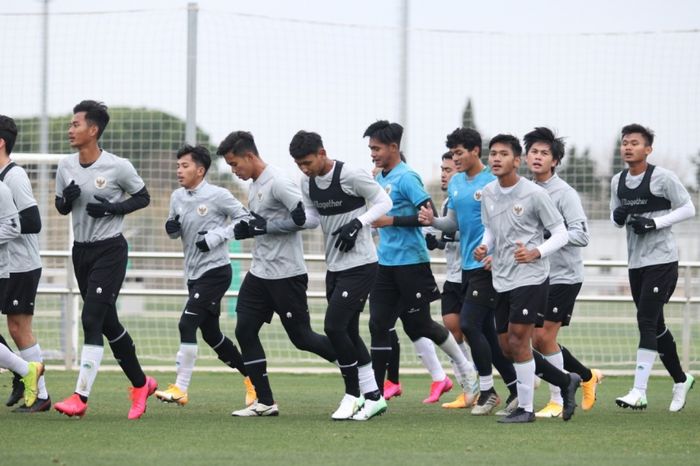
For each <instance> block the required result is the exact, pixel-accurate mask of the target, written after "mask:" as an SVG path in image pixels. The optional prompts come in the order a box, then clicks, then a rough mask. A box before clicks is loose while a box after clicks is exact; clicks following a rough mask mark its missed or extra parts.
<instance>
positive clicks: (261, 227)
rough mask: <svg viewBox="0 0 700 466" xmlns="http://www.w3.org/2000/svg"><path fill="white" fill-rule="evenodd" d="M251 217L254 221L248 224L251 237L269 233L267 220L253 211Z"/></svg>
mask: <svg viewBox="0 0 700 466" xmlns="http://www.w3.org/2000/svg"><path fill="white" fill-rule="evenodd" d="M250 215H252V216H253V219H252V220H250V221H249V222H248V227H249V228H250V236H259V235H264V234H266V233H267V220H265V219H264V218H263V217H261V216H260V215H258V214H256V213H255V212H253V211H252V210H251V211H250Z"/></svg>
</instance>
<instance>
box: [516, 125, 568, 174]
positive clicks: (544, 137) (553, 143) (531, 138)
mask: <svg viewBox="0 0 700 466" xmlns="http://www.w3.org/2000/svg"><path fill="white" fill-rule="evenodd" d="M536 142H543V143H545V144H549V150H550V151H551V152H552V158H553V159H554V160H556V161H557V165H559V164H560V163H561V159H563V158H564V139H563V138H558V137H556V135H555V134H554V132H553V131H552V130H551V129H549V128H545V127H543V126H539V127H537V128H535V130H534V131H530V132H529V133H527V134H526V135H525V136H523V143H525V153H528V152H530V147H532V145H533V144H535V143H536Z"/></svg>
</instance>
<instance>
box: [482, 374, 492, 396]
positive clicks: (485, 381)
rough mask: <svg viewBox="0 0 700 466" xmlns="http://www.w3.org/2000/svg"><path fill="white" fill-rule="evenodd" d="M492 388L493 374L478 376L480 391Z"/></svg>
mask: <svg viewBox="0 0 700 466" xmlns="http://www.w3.org/2000/svg"><path fill="white" fill-rule="evenodd" d="M492 388H493V374H489V375H480V376H479V390H481V391H482V392H485V391H488V390H491V389H492Z"/></svg>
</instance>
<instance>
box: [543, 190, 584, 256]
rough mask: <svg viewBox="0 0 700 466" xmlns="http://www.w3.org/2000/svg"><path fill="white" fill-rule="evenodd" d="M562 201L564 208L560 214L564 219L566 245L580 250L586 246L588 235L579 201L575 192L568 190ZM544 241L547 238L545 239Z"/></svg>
mask: <svg viewBox="0 0 700 466" xmlns="http://www.w3.org/2000/svg"><path fill="white" fill-rule="evenodd" d="M563 200H564V208H563V209H562V212H561V214H562V217H564V227H565V228H566V232H567V234H568V242H567V244H568V245H570V246H576V247H581V248H583V247H586V246H588V242H589V241H590V235H589V234H588V225H587V220H586V214H585V212H584V211H583V205H582V204H581V199H580V198H579V197H578V194H577V193H576V192H575V191H573V190H570V191H568V194H567V195H566V197H565V198H564V199H563ZM545 239H548V238H547V237H545Z"/></svg>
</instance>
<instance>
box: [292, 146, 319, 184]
mask: <svg viewBox="0 0 700 466" xmlns="http://www.w3.org/2000/svg"><path fill="white" fill-rule="evenodd" d="M322 150H323V149H321V150H320V151H319V152H316V153H313V154H308V155H305V156H304V157H302V158H300V159H294V162H295V163H296V164H297V167H299V170H301V172H302V173H303V174H304V175H306V176H308V177H310V178H313V177H315V176H319V175H323V174H325V173H324V169H325V167H326V160H327V159H326V157H325V153H324V154H323V155H322V154H321V153H320V152H321V151H322Z"/></svg>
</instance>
